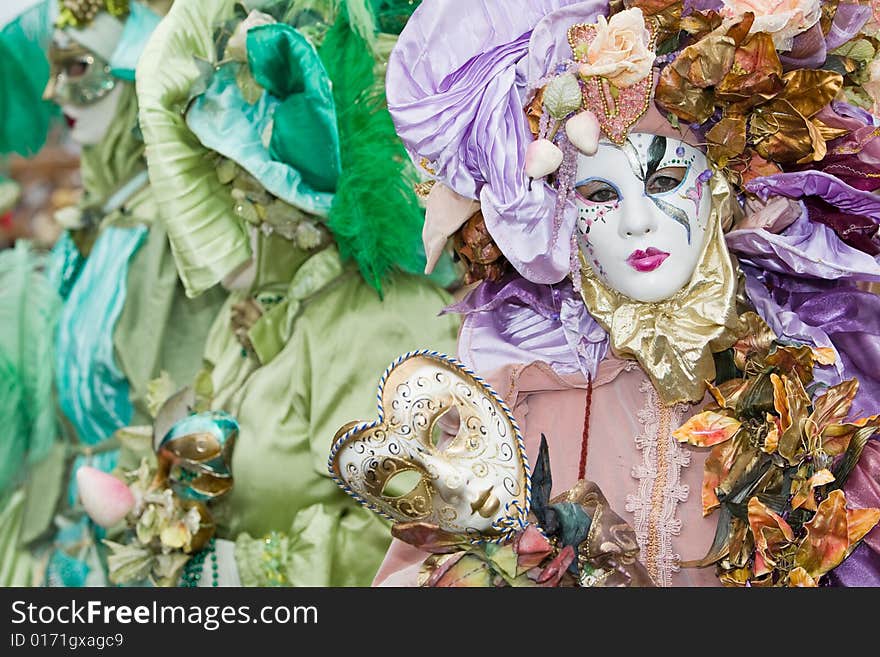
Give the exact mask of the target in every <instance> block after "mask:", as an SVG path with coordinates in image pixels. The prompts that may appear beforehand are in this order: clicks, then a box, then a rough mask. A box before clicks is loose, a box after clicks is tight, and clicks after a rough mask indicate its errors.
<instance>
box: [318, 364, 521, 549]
mask: <svg viewBox="0 0 880 657" xmlns="http://www.w3.org/2000/svg"><path fill="white" fill-rule="evenodd" d="M378 397H379V420H378V421H376V422H371V423H366V424H365V423H350V424H348V425H346V426H345V427H343V428H342V429H340V430H339V432H338V433H337V439H336V440H334V444H333V448H332V450H331V453H330V460H329V467H330V472H331V474H332V475H333V477H334V479H335V480H336V482H337V483H338V484H339V485H340V486H341V487H342V488H343V490H345V491H346V492H348V493H349V494H350V495H352V496H353V497H355V498H356V499H357V500H358V501H360V502H361V503H362V504H364V505H366V506H368V507H369V508H371V509H372V510H373V511H376V512H377V513H380V514H382V515H384V516H386V517H387V518H390V519H391V520H393V521H395V522H426V523H432V524H435V525H437V526H439V527H440V528H441V529H442V530H444V531H447V532H450V533H453V534H464V535H470V536H473V537H474V538H475V539H481V540H482V539H490V540H491V539H493V537H497V538H499V539H500V538H504V537H506V536H507V535H509V534H510V532H512V531H515V530H519V529H521V528H522V527H523V526H524V525H525V523H526V517H527V516H528V512H529V499H530V483H529V466H528V461H527V458H526V454H525V447H524V445H523V440H522V435H521V434H520V432H519V428H518V427H517V425H516V421H515V420H514V418H513V415H512V414H511V413H510V410H509V409H508V408H507V406H506V405H505V404H504V402H503V401H502V400H501V398H500V397H498V395H497V394H496V393H495V392H494V391H493V390H492V389H491V388H490V387H489V386H487V385H486V384H485V383H483V381H482V380H481V379H479V378H478V377H476V376H475V375H474V374H473V373H472V372H470V371H469V370H467V369H466V368H465V367H464V366H462V365H461V364H459V363H458V362H457V361H455V360H453V359H451V358H449V357H448V356H444V355H442V354H438V353H436V352H430V351H419V352H414V353H411V354H406V355H404V356H401V357H400V358H399V359H398V360H397V361H395V362H394V363H392V364H391V366H390V367H389V368H388V369H387V370H386V371H385V373H384V375H383V376H382V379H381V381H380V382H379V391H378ZM443 416H446V417H443ZM456 416H457V418H458V428H457V431H448V432H445V433H444V432H442V431H441V430H440V427H441V424H442V425H447V424H449V421H450V419H451V418H455V417H456ZM441 417H443V422H442V423H441V421H440V419H441ZM441 433H443V434H444V435H440V434H441Z"/></svg>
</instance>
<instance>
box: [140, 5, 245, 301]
mask: <svg viewBox="0 0 880 657" xmlns="http://www.w3.org/2000/svg"><path fill="white" fill-rule="evenodd" d="M234 4H235V3H234V2H232V1H230V0H204V1H202V2H179V3H175V4H173V5H172V6H171V10H170V11H169V13H168V15H167V16H166V17H165V18H164V19H163V21H162V22H161V23H160V24H159V26H158V27H157V28H156V30H155V31H154V32H153V35H152V37H151V38H150V41H149V43H148V44H147V47H146V48H145V49H144V53H143V55H142V56H141V59H140V61H139V63H138V69H137V89H138V99H139V102H140V121H141V130H142V132H143V135H144V140H145V141H146V143H147V144H148V145H149V147H148V148H147V152H146V155H147V162H148V164H149V167H150V178H151V182H152V185H153V188H154V193H155V195H156V199H157V201H158V202H159V204H160V207H161V209H162V210H161V212H162V217H163V221H164V223H165V228H166V230H167V231H168V239H169V241H170V242H171V248H172V252H173V254H174V258H175V260H176V262H177V269H178V273H179V275H180V278H181V281H182V282H183V285H184V287H185V289H186V293H187V295H188V296H190V297H195V296H198V295H199V294H201V293H202V292H204V291H205V290H207V289H209V288H211V287H213V286H214V285H215V284H217V283H218V282H220V281H221V280H222V279H223V278H224V277H226V276H227V275H228V274H230V273H232V272H233V271H235V270H236V269H237V268H239V267H240V266H242V265H243V264H244V263H246V262H247V260H248V259H249V258H250V255H251V249H250V244H249V242H248V237H247V233H246V231H245V227H244V225H243V223H242V222H241V220H239V219H238V217H236V215H235V214H234V212H233V207H234V203H233V199H232V195H231V190H230V189H229V188H228V187H227V186H225V185H223V184H221V183H220V180H219V179H218V178H217V172H216V168H215V163H214V161H213V159H211V158H209V157H207V155H208V152H207V150H206V149H205V147H204V146H202V144H201V143H200V142H199V140H198V138H197V137H196V136H195V135H194V134H193V133H192V132H191V131H190V130H189V128H188V127H187V125H186V121H185V118H184V112H185V110H186V107H187V105H188V104H189V101H190V96H191V90H192V89H193V86H194V84H195V83H196V82H197V81H198V80H199V79H200V78H201V76H202V71H201V69H200V68H199V66H198V65H197V63H196V59H195V58H199V59H202V60H204V61H207V62H213V61H214V59H215V57H216V54H215V47H214V36H213V33H214V26H215V25H216V24H218V23H219V22H222V21H223V20H226V19H229V18H231V16H232V14H233V9H234Z"/></svg>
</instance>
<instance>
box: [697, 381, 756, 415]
mask: <svg viewBox="0 0 880 657" xmlns="http://www.w3.org/2000/svg"><path fill="white" fill-rule="evenodd" d="M748 387H749V382H748V381H747V380H746V379H730V380H728V381H725V382H724V383H722V384H721V385H719V386H715V385H714V384H713V383H712V382H711V381H706V388H707V389H708V390H709V393H710V394H711V395H712V397H713V399H715V403H716V404H718V406H719V407H720V408H726V409H729V410H734V409H735V408H736V405H737V403H738V402H739V400H740V397H742V394H743V392H745V390H746V389H747V388H748Z"/></svg>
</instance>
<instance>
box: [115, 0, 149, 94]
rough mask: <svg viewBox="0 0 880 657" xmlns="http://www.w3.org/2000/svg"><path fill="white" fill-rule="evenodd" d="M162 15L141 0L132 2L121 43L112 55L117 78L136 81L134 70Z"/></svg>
mask: <svg viewBox="0 0 880 657" xmlns="http://www.w3.org/2000/svg"><path fill="white" fill-rule="evenodd" d="M161 21H162V17H161V16H159V15H158V14H157V13H156V12H154V11H153V10H151V9H149V8H148V7H147V6H145V5H143V4H141V3H140V2H132V3H131V4H130V13H129V14H128V20H126V21H125V27H124V28H123V30H122V37H120V39H119V44H118V45H117V46H116V50H115V51H114V52H113V56H112V57H110V72H111V73H112V74H113V75H115V76H116V77H117V78H121V79H123V80H128V81H129V82H134V72H135V69H136V68H137V63H138V59H140V57H141V53H142V52H143V51H144V48H145V47H146V46H147V41H148V40H149V39H150V35H151V34H152V33H153V30H155V29H156V26H157V25H158V24H159V23H160V22H161Z"/></svg>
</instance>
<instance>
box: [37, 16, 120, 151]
mask: <svg viewBox="0 0 880 657" xmlns="http://www.w3.org/2000/svg"><path fill="white" fill-rule="evenodd" d="M49 60H50V64H51V73H50V78H49V83H48V84H47V85H46V89H45V91H44V93H43V97H44V98H46V99H47V100H52V101H53V102H55V103H56V104H57V105H58V106H59V107H60V108H61V111H62V112H63V113H64V118H65V120H66V121H67V125H68V127H69V128H70V137H71V139H73V140H74V141H75V142H77V143H78V144H80V145H82V146H94V145H95V144H97V143H99V142H100V141H101V140H102V139H103V138H104V136H105V135H106V134H107V130H108V128H109V126H110V124H111V123H112V121H113V119H114V117H115V116H116V110H117V108H118V107H119V99H120V97H121V95H122V90H123V88H124V85H123V84H121V83H119V81H118V80H117V79H116V78H114V77H113V76H112V75H111V73H110V65H109V64H108V63H107V62H106V60H104V59H103V58H102V57H101V56H100V55H98V54H97V53H95V52H93V51H91V50H89V49H88V48H86V47H84V46H82V45H80V44H79V43H77V42H75V41H74V40H73V39H71V38H70V37H68V36H67V35H66V34H65V33H64V31H62V30H56V32H55V36H54V39H53V41H52V46H51V48H50V50H49Z"/></svg>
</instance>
